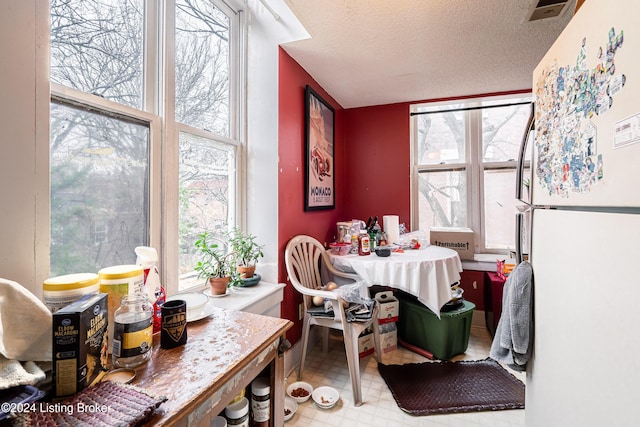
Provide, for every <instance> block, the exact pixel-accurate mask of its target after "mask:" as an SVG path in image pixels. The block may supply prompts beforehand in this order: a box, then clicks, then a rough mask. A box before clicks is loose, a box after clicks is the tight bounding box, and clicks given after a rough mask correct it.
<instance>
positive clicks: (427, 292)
mask: <svg viewBox="0 0 640 427" xmlns="http://www.w3.org/2000/svg"><path fill="white" fill-rule="evenodd" d="M329 259H330V261H331V263H332V264H333V266H334V267H335V268H336V269H338V270H340V271H342V272H346V273H356V274H357V275H358V276H359V277H360V279H361V280H362V281H363V282H364V283H365V284H366V285H367V286H368V287H370V286H373V285H381V286H388V287H391V288H394V289H401V290H403V291H405V292H407V293H409V294H411V295H414V296H416V297H417V298H418V300H419V301H420V302H421V303H422V304H424V305H425V306H427V307H428V308H429V309H430V310H431V311H433V312H434V313H435V314H436V315H437V316H438V317H440V309H441V308H442V306H443V305H444V304H446V303H447V302H449V301H450V300H451V286H452V285H453V284H455V283H457V282H459V281H460V272H462V262H461V261H460V256H459V255H458V253H457V252H456V251H454V250H452V249H448V248H443V247H440V246H435V245H429V246H427V247H422V248H420V249H401V250H394V251H392V252H391V254H390V255H389V256H386V257H381V256H378V255H376V253H375V252H372V253H371V254H370V255H367V256H362V255H358V254H357V253H356V254H347V255H336V254H334V253H332V251H329Z"/></svg>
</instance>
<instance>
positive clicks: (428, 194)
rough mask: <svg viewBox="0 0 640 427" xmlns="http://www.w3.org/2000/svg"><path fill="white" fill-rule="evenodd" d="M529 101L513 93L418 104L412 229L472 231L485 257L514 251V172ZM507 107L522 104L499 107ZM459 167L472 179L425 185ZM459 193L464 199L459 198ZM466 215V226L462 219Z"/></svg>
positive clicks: (414, 121) (415, 109) (414, 118)
mask: <svg viewBox="0 0 640 427" xmlns="http://www.w3.org/2000/svg"><path fill="white" fill-rule="evenodd" d="M528 102H529V99H528V98H524V97H522V96H520V97H517V96H510V97H496V98H478V99H469V100H467V101H460V100H458V101H455V102H450V103H437V104H421V105H416V106H412V109H411V111H412V114H413V116H412V127H413V132H412V139H413V141H412V149H413V154H412V156H413V159H414V160H413V163H414V174H415V175H414V183H415V184H414V186H413V196H412V197H413V218H412V224H413V226H414V227H419V228H421V229H423V230H428V229H430V228H431V227H452V228H458V227H469V228H471V229H473V230H474V231H475V234H476V239H475V240H476V251H479V252H504V251H505V249H512V248H513V247H514V246H515V232H514V226H515V225H514V224H515V222H514V216H515V212H516V210H515V203H516V202H515V190H514V185H515V168H516V160H517V157H518V149H519V145H520V143H521V141H522V137H523V135H524V133H525V128H526V124H527V120H528V118H529V112H530V105H529V104H528ZM505 104H522V105H510V106H497V105H505ZM482 107H489V108H482ZM448 110H458V111H448ZM420 113H428V114H420ZM454 115H458V117H459V118H458V119H455V120H454V119H453V117H454ZM425 116H426V117H425ZM434 124H437V126H434ZM453 141H455V149H453V148H452V145H453V144H454V143H453ZM444 150H448V151H444ZM443 151H444V154H445V155H443V154H442V153H443ZM434 153H438V155H434ZM463 155H464V156H466V157H463ZM465 159H468V160H465ZM454 170H455V171H457V173H458V175H459V176H460V177H462V176H464V177H466V179H462V178H459V179H458V182H459V184H455V181H454V180H453V179H441V180H431V178H429V181H431V182H430V184H431V185H430V186H427V185H425V179H426V178H427V177H430V176H436V175H437V174H442V173H443V172H444V171H454ZM448 173H449V172H448ZM452 186H453V188H452ZM456 186H457V187H456ZM455 190H457V191H455ZM456 194H457V195H460V196H461V197H462V195H464V198H463V199H462V200H461V201H457V200H455V199H454V197H453V196H454V195H456ZM445 195H446V196H445ZM454 210H455V211H456V212H455V213H454ZM464 217H466V218H467V224H466V225H463V221H461V220H460V219H461V218H464ZM453 218H455V221H454V220H452V219H453Z"/></svg>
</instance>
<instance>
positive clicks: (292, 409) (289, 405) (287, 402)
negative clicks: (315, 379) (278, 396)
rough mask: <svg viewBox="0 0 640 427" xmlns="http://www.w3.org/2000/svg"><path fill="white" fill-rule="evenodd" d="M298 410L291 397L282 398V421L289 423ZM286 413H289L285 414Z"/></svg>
mask: <svg viewBox="0 0 640 427" xmlns="http://www.w3.org/2000/svg"><path fill="white" fill-rule="evenodd" d="M297 410H298V404H297V403H296V401H295V400H293V399H292V398H291V397H285V398H284V420H285V421H289V420H290V419H291V418H293V416H294V415H295V413H296V411H297ZM287 411H289V412H288V413H287Z"/></svg>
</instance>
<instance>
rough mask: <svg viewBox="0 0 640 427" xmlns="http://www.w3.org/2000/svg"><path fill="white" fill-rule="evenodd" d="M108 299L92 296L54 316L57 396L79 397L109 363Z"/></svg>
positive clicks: (55, 391)
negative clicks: (76, 394)
mask: <svg viewBox="0 0 640 427" xmlns="http://www.w3.org/2000/svg"><path fill="white" fill-rule="evenodd" d="M107 301H108V295H107V294H91V295H86V296H85V297H83V298H81V299H79V300H78V301H76V302H74V303H72V304H69V305H67V306H66V307H63V308H61V309H60V310H58V311H56V312H55V313H53V334H52V335H53V366H52V369H53V392H54V394H55V396H57V397H60V396H68V395H72V394H75V393H77V392H79V391H81V390H82V389H84V388H85V387H87V386H89V385H91V384H92V383H93V382H94V380H96V379H97V378H98V376H100V374H102V373H103V372H104V371H105V370H106V369H107V363H108V352H107V326H108V308H107Z"/></svg>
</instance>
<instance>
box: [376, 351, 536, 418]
mask: <svg viewBox="0 0 640 427" xmlns="http://www.w3.org/2000/svg"><path fill="white" fill-rule="evenodd" d="M378 370H379V371H380V375H382V378H384V380H385V382H386V383H387V386H389V390H391V394H392V395H393V398H394V399H395V400H396V403H397V404H398V406H399V407H400V409H402V410H403V411H405V412H407V413H409V414H412V415H433V414H452V413H457V412H480V411H499V410H503V409H522V408H524V390H525V385H524V384H523V383H522V381H520V380H519V379H517V378H516V377H515V376H513V375H512V374H510V373H509V372H507V371H506V370H505V369H504V368H503V367H502V366H500V364H499V363H498V362H496V361H495V360H493V359H490V358H487V359H484V360H473V361H469V360H463V361H459V362H425V363H409V364H406V365H383V364H381V363H379V364H378Z"/></svg>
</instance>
